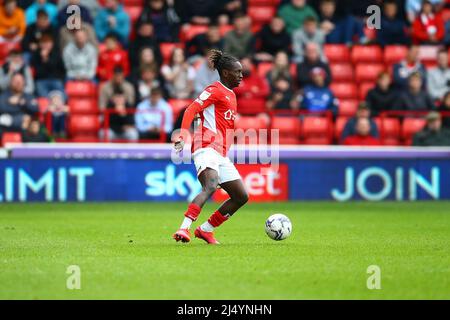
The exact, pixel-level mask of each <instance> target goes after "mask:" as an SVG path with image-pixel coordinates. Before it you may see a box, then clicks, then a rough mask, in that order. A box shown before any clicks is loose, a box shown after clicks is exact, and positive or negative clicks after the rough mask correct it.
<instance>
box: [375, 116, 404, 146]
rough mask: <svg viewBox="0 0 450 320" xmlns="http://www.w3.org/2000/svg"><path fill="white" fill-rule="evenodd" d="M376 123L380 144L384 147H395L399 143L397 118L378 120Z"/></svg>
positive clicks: (398, 121)
mask: <svg viewBox="0 0 450 320" xmlns="http://www.w3.org/2000/svg"><path fill="white" fill-rule="evenodd" d="M379 119H380V120H379V122H378V123H377V126H378V131H379V133H380V138H381V142H382V143H383V144H384V145H390V146H396V145H399V142H400V120H399V119H398V118H379Z"/></svg>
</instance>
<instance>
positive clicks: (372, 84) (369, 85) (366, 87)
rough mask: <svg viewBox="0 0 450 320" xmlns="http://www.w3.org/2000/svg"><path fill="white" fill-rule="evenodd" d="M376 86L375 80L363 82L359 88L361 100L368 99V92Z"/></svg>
mask: <svg viewBox="0 0 450 320" xmlns="http://www.w3.org/2000/svg"><path fill="white" fill-rule="evenodd" d="M373 87H375V82H362V83H361V84H360V85H359V88H358V97H359V100H360V101H363V100H365V99H366V96H367V93H368V92H369V90H370V89H372V88H373Z"/></svg>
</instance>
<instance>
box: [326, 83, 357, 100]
mask: <svg viewBox="0 0 450 320" xmlns="http://www.w3.org/2000/svg"><path fill="white" fill-rule="evenodd" d="M330 89H331V91H332V92H333V93H334V95H335V96H336V98H338V99H358V88H357V87H356V84H355V83H353V82H333V83H331V85H330Z"/></svg>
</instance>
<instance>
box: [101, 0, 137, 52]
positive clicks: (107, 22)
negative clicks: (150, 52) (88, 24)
mask: <svg viewBox="0 0 450 320" xmlns="http://www.w3.org/2000/svg"><path fill="white" fill-rule="evenodd" d="M94 27H95V33H96V34H97V38H98V40H99V41H100V42H103V40H104V39H105V38H106V36H107V35H108V34H110V33H114V34H116V35H117V36H118V38H119V39H120V42H121V43H122V44H123V45H127V44H128V37H129V35H130V17H129V16H128V14H127V13H126V12H125V10H124V9H123V6H122V5H121V4H120V3H119V0H106V1H105V7H104V8H103V9H101V10H100V11H99V13H98V14H97V16H96V17H95V21H94Z"/></svg>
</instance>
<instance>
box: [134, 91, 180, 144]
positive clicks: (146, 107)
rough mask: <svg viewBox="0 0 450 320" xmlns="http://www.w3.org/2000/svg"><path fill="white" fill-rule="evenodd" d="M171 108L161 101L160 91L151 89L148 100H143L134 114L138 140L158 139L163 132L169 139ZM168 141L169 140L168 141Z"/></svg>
mask: <svg viewBox="0 0 450 320" xmlns="http://www.w3.org/2000/svg"><path fill="white" fill-rule="evenodd" d="M172 118H173V113H172V108H171V107H170V105H169V104H168V103H167V101H166V100H164V99H163V96H162V90H161V89H160V88H158V87H156V88H153V89H152V93H151V95H150V98H149V99H145V100H144V101H142V102H141V103H139V105H138V106H137V112H136V114H135V122H136V127H137V129H138V131H139V138H140V139H160V138H161V133H162V132H164V133H165V134H166V135H167V136H166V137H167V138H170V137H169V134H170V133H171V132H172V127H173V122H172ZM168 140H169V139H168Z"/></svg>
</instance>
